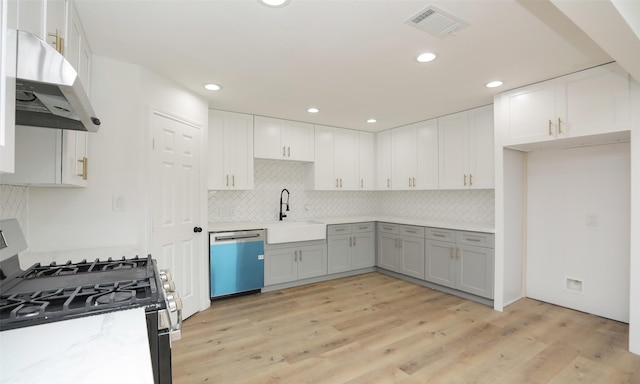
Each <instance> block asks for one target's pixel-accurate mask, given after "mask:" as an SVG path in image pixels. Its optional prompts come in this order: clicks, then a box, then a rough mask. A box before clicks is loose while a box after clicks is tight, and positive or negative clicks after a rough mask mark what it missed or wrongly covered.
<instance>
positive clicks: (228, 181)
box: [225, 175, 229, 187]
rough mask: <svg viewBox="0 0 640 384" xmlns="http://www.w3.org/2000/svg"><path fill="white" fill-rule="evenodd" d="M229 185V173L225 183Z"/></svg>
mask: <svg viewBox="0 0 640 384" xmlns="http://www.w3.org/2000/svg"><path fill="white" fill-rule="evenodd" d="M225 185H226V186H227V187H228V186H229V175H227V183H226V184H225Z"/></svg>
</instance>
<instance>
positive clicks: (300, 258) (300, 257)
mask: <svg viewBox="0 0 640 384" xmlns="http://www.w3.org/2000/svg"><path fill="white" fill-rule="evenodd" d="M299 255H300V261H302V249H301V250H300V253H299Z"/></svg>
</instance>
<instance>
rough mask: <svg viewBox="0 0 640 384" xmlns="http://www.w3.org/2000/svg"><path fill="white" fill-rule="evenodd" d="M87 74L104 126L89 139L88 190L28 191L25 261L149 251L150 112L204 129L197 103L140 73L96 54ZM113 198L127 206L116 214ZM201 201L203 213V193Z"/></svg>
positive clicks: (156, 78)
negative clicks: (26, 251)
mask: <svg viewBox="0 0 640 384" xmlns="http://www.w3.org/2000/svg"><path fill="white" fill-rule="evenodd" d="M91 73H92V78H91V94H90V98H91V100H92V105H93V107H94V110H95V111H96V114H97V115H98V117H99V118H100V120H101V121H102V125H101V127H100V130H99V131H98V132H97V133H92V134H89V186H88V187H86V188H35V187H32V188H29V215H28V220H27V222H28V223H27V225H28V233H29V237H28V239H27V241H28V244H29V252H30V255H29V256H27V258H32V259H42V260H47V261H48V260H56V261H66V260H68V259H71V260H78V259H81V258H89V259H91V258H95V257H101V258H104V257H120V256H128V257H130V256H133V255H136V254H139V255H146V254H147V253H149V252H150V249H151V246H150V224H149V218H150V215H149V204H148V200H149V199H148V196H149V188H148V183H149V179H148V175H149V172H148V171H147V170H148V169H149V167H148V166H149V165H148V158H149V150H150V148H151V142H150V135H149V132H148V130H149V128H148V124H147V120H148V117H149V113H150V110H151V108H154V109H157V110H161V111H163V112H166V113H171V114H174V115H177V116H181V117H183V118H185V119H188V120H190V121H193V122H195V123H197V124H199V125H201V126H203V127H206V125H207V111H208V109H207V104H206V102H205V101H204V100H203V99H202V98H200V97H198V96H196V95H194V94H193V93H191V92H189V91H186V90H184V88H182V87H181V86H179V85H176V84H175V83H172V82H171V81H169V80H167V79H164V78H162V77H161V76H158V75H156V74H154V73H152V72H149V71H148V70H146V69H144V68H141V67H139V66H137V65H133V64H129V63H124V62H120V61H117V60H112V59H108V58H102V57H99V56H94V57H93V60H92V71H91ZM204 131H205V135H204V137H203V140H206V129H205V130H204ZM114 197H118V198H121V199H122V200H123V201H124V210H122V211H114V210H113V208H112V200H113V198H114ZM200 204H201V207H202V214H203V215H205V214H206V213H205V212H206V211H205V209H206V193H205V192H204V191H203V193H202V196H201V201H200ZM205 219H206V218H205ZM203 224H204V223H203ZM26 262H27V263H28V262H29V260H27V261H26Z"/></svg>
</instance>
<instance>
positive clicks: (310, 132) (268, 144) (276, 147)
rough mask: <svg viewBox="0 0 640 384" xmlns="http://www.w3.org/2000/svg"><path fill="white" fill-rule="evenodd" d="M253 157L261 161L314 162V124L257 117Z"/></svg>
mask: <svg viewBox="0 0 640 384" xmlns="http://www.w3.org/2000/svg"><path fill="white" fill-rule="evenodd" d="M254 124H255V125H254V137H255V145H254V148H253V155H254V157H256V158H259V159H272V160H292V161H313V160H314V158H315V156H314V145H313V136H314V129H313V124H309V123H301V122H297V121H290V120H282V119H274V118H271V117H263V116H256V117H255V121H254Z"/></svg>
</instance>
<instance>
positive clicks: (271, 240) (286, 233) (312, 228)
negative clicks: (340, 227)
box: [266, 220, 327, 244]
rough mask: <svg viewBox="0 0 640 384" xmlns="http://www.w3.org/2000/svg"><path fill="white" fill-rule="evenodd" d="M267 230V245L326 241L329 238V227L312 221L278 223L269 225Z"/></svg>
mask: <svg viewBox="0 0 640 384" xmlns="http://www.w3.org/2000/svg"><path fill="white" fill-rule="evenodd" d="M266 230H267V244H280V243H293V242H296V241H309V240H324V239H326V238H327V225H326V224H324V223H320V222H318V221H311V220H306V221H277V222H274V223H269V224H267V226H266Z"/></svg>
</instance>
